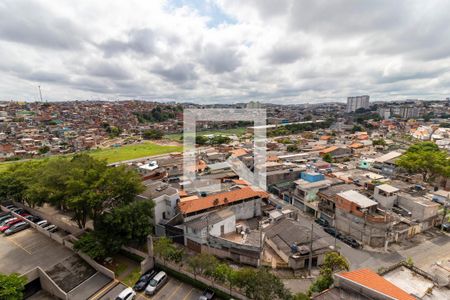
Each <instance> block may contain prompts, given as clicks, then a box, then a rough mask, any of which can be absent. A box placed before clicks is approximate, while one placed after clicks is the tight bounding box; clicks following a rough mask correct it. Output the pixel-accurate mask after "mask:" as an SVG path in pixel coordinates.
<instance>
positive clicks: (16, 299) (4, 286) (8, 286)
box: [0, 273, 27, 300]
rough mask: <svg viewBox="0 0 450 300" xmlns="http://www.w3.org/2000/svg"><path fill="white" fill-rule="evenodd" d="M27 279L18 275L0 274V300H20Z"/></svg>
mask: <svg viewBox="0 0 450 300" xmlns="http://www.w3.org/2000/svg"><path fill="white" fill-rule="evenodd" d="M26 283H27V279H26V278H25V277H23V276H20V275H19V274H16V273H13V274H11V275H4V274H0V299H7V300H21V299H23V290H24V289H25V284H26Z"/></svg>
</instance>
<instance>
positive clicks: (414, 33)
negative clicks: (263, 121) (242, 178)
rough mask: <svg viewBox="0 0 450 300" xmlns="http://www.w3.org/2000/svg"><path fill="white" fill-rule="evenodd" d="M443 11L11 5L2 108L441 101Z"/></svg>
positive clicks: (5, 15) (409, 5) (320, 5)
mask: <svg viewBox="0 0 450 300" xmlns="http://www.w3.org/2000/svg"><path fill="white" fill-rule="evenodd" d="M447 6H448V4H446V3H443V2H439V1H427V2H426V3H424V2H421V1H408V2H406V1H400V2H395V3H391V2H389V1H387V2H385V1H381V2H376V3H374V2H365V1H357V2H353V1H337V2H334V3H333V4H329V3H325V2H320V1H319V2H318V1H314V2H308V1H288V0H286V1H281V2H280V1H276V2H271V1H267V2H262V1H254V2H252V1H250V2H246V3H239V2H237V1H205V2H202V1H182V0H180V1H152V2H151V3H148V2H142V1H136V2H131V3H130V2H126V3H125V2H109V3H108V5H107V6H106V5H105V4H101V3H98V2H94V3H92V2H83V1H82V2H80V4H78V5H77V7H72V4H71V3H70V2H66V3H64V2H58V3H57V4H56V3H52V2H48V1H5V2H3V3H2V4H1V5H0V16H1V18H0V19H1V21H0V22H1V23H2V24H1V30H0V53H1V54H2V57H4V58H7V59H4V60H3V61H2V62H1V63H0V74H1V75H2V79H3V80H2V82H1V83H0V91H1V93H0V99H1V100H21V101H23V100H28V101H38V100H40V99H39V98H40V97H39V91H38V86H41V88H42V93H43V98H44V101H45V100H48V101H67V100H91V99H95V100H126V99H137V100H150V101H172V100H173V101H177V102H195V103H237V102H248V101H251V100H257V101H260V102H267V103H278V104H282V103H286V104H296V103H299V104H301V103H312V104H314V103H321V102H345V101H346V99H347V97H348V96H355V95H365V94H367V95H370V99H371V102H372V101H373V102H376V101H383V100H384V101H386V100H404V99H421V100H438V99H445V98H447V97H448V96H449V95H450V89H448V87H447V86H448V82H449V79H450V75H449V73H448V69H449V68H448V66H449V65H450V59H449V57H448V53H450V52H449V51H448V50H449V48H450V44H449V43H448V40H447V39H445V38H443V37H445V36H446V34H447V33H448V30H449V29H447V26H446V14H445V12H446V11H448V8H449V7H447ZM430 45H432V47H431V46H430Z"/></svg>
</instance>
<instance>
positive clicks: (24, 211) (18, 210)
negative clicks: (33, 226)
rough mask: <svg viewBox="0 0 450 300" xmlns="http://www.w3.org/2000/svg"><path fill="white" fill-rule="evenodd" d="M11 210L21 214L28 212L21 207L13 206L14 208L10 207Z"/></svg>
mask: <svg viewBox="0 0 450 300" xmlns="http://www.w3.org/2000/svg"><path fill="white" fill-rule="evenodd" d="M11 211H12V212H15V213H16V214H18V215H23V214H27V215H28V214H29V213H28V212H27V211H26V210H25V209H22V208H14V209H11Z"/></svg>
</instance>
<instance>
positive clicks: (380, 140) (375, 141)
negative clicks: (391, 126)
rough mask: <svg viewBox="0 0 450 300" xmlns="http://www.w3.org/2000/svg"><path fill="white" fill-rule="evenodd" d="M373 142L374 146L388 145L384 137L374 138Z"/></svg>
mask: <svg viewBox="0 0 450 300" xmlns="http://www.w3.org/2000/svg"><path fill="white" fill-rule="evenodd" d="M372 144H373V145H374V146H386V141H385V140H384V139H379V140H373V142H372Z"/></svg>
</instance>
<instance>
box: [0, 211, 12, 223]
mask: <svg viewBox="0 0 450 300" xmlns="http://www.w3.org/2000/svg"><path fill="white" fill-rule="evenodd" d="M11 218H14V217H13V215H12V214H10V213H7V214H5V215H2V216H1V217H0V223H2V222H3V221H5V220H8V219H11Z"/></svg>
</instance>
